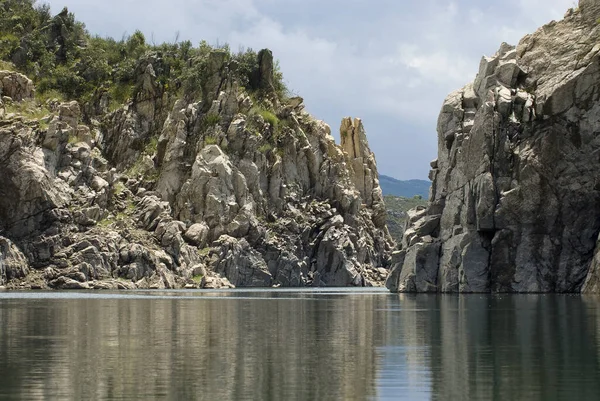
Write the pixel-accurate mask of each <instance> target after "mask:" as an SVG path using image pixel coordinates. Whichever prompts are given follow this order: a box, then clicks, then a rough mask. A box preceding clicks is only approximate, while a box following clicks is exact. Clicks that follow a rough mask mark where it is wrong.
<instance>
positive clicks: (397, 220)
mask: <svg viewBox="0 0 600 401" xmlns="http://www.w3.org/2000/svg"><path fill="white" fill-rule="evenodd" d="M384 199H385V207H386V209H387V226H388V229H389V230H390V234H391V235H392V237H393V238H394V239H395V240H396V241H398V242H399V241H400V240H402V234H403V233H404V224H405V223H406V218H407V217H408V216H407V214H406V212H408V211H409V210H410V209H413V208H415V207H417V206H426V205H427V200H426V199H423V197H421V196H420V195H415V196H414V197H412V198H405V197H402V196H394V195H386V196H384Z"/></svg>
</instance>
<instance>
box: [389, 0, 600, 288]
mask: <svg viewBox="0 0 600 401" xmlns="http://www.w3.org/2000/svg"><path fill="white" fill-rule="evenodd" d="M599 18H600V2H598V1H597V0H586V1H580V4H579V8H578V9H576V10H573V9H571V10H569V11H568V12H567V14H566V15H565V17H564V19H563V20H562V21H560V22H554V21H553V22H551V23H549V24H547V25H545V26H544V27H542V28H540V29H539V30H538V31H536V32H535V33H534V34H531V35H527V36H525V37H524V38H523V39H522V40H521V41H520V43H519V44H518V46H516V47H513V46H509V45H507V44H502V46H501V47H500V50H499V51H498V52H497V53H496V54H495V55H494V56H493V57H490V58H488V57H484V58H483V59H482V61H481V65H480V69H479V73H478V75H477V77H476V78H475V81H474V82H473V83H471V84H468V85H467V86H465V87H464V88H462V89H461V90H459V91H457V92H454V93H452V94H450V95H449V96H448V97H447V98H446V100H445V101H444V105H443V107H442V111H441V113H440V116H439V120H438V127H437V131H438V159H437V160H435V161H433V162H432V164H431V166H432V170H431V176H430V178H431V179H432V181H433V185H432V189H431V196H430V204H429V206H428V207H427V208H424V209H421V210H414V211H412V212H411V215H410V217H409V222H408V226H407V229H406V232H405V234H404V236H403V240H402V244H401V250H400V251H397V252H395V254H394V256H393V270H392V272H391V274H390V276H389V278H388V281H387V286H388V288H389V289H390V290H392V291H406V292H414V291H416V292H490V291H491V292H579V291H582V290H583V291H586V290H587V291H598V290H599V289H600V284H599V283H600V267H599V265H600V263H599V256H598V253H600V247H599V246H598V245H597V243H598V233H599V231H600V179H599V176H598V171H600V158H599V157H598V155H599V154H600V136H599V135H598V126H599V124H600V25H599V24H598V19H599Z"/></svg>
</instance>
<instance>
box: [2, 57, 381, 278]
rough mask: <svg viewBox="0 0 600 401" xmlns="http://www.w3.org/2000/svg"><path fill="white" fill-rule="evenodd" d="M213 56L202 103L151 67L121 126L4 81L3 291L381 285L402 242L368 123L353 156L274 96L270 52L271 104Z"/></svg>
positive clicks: (295, 106)
mask: <svg viewBox="0 0 600 401" xmlns="http://www.w3.org/2000/svg"><path fill="white" fill-rule="evenodd" d="M208 57H209V59H208V63H207V65H206V70H205V72H206V76H205V77H204V81H203V87H202V98H201V100H193V101H190V100H184V99H183V98H182V99H178V100H176V101H174V102H170V101H169V99H167V98H166V96H165V94H164V93H163V91H162V88H161V86H160V84H159V82H158V81H157V78H156V74H155V72H154V70H155V67H156V65H157V64H160V59H159V58H157V57H149V58H148V59H147V60H142V61H141V64H144V63H145V64H144V65H140V67H139V68H138V70H139V71H140V76H139V80H138V81H139V85H137V86H136V92H135V93H134V94H133V96H132V100H131V101H130V102H129V103H128V104H126V105H124V106H123V107H120V108H118V109H117V110H115V111H112V112H109V110H108V109H107V100H106V99H105V98H103V97H102V96H100V97H98V98H97V99H92V101H91V103H89V104H85V105H80V104H78V103H77V102H67V103H60V102H57V101H48V102H47V103H46V104H45V105H43V107H44V108H42V105H39V104H36V103H35V101H34V100H32V96H33V94H34V90H33V87H32V85H31V81H30V80H28V79H27V78H26V77H24V76H22V75H20V74H16V73H12V72H5V71H1V72H0V77H2V85H4V86H3V88H4V89H3V94H4V95H5V96H6V97H5V98H4V100H5V101H6V102H8V106H11V107H12V108H11V107H8V106H7V105H4V104H3V105H2V106H1V107H0V110H2V114H0V117H1V119H0V168H1V171H2V174H1V175H0V227H1V229H2V231H1V232H0V286H6V287H8V288H48V287H49V288H58V289H82V288H83V289H85V288H99V289H107V288H113V289H117V288H182V287H185V288H197V287H204V288H218V287H232V286H311V285H312V286H371V285H381V284H383V281H384V280H385V277H386V276H387V273H388V268H389V266H390V254H391V250H392V241H391V238H390V236H389V234H388V232H387V229H386V227H385V207H384V205H383V197H382V195H381V189H380V188H379V181H378V175H377V168H376V164H375V158H374V156H373V154H372V153H371V151H370V150H369V147H368V144H367V140H366V136H365V133H364V128H363V126H362V123H361V122H360V120H354V121H351V120H350V119H348V120H344V122H343V123H342V130H348V129H350V128H351V130H352V133H351V134H350V135H351V136H352V138H353V140H354V141H355V143H356V144H357V146H356V147H355V148H353V150H352V151H349V150H348V151H344V149H346V146H345V145H344V146H342V147H341V146H338V145H336V143H335V141H334V138H333V136H332V135H331V132H330V128H329V127H328V126H327V125H326V124H324V123H323V122H321V121H317V120H315V119H313V118H312V117H311V116H310V115H309V114H308V113H306V112H305V111H304V110H303V104H302V102H303V101H302V99H301V98H292V99H287V100H282V99H279V98H277V97H276V96H275V95H274V94H273V83H272V77H271V75H272V74H273V58H272V55H271V52H270V51H262V52H260V53H259V63H258V64H259V71H257V82H259V84H258V85H259V86H260V88H259V89H260V91H261V92H260V93H261V99H260V100H259V101H258V100H256V99H253V98H251V97H250V96H249V95H248V93H247V92H246V91H245V90H244V89H243V88H241V87H240V86H239V84H238V82H237V80H236V75H235V74H234V73H233V72H234V71H235V68H236V66H235V65H233V64H232V63H231V62H230V61H229V60H228V58H227V56H226V55H225V54H224V53H223V52H220V51H218V50H217V51H213V52H212V53H211V54H210V55H209V56H208ZM6 77H9V78H6ZM23 102H25V103H23ZM5 106H6V107H5ZM16 106H18V107H16ZM15 108H16V109H18V111H14V109H15ZM11 110H13V111H11ZM40 110H46V111H47V112H48V114H47V115H45V116H44V117H42V118H39V117H34V116H35V115H37V114H39V112H40ZM84 121H87V123H86V122H84ZM344 143H345V142H344Z"/></svg>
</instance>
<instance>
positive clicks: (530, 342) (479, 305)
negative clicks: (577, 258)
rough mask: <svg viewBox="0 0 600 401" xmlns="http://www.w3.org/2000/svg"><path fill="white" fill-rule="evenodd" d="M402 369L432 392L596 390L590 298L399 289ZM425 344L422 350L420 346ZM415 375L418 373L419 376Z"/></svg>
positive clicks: (595, 315) (455, 395)
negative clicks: (425, 381) (426, 375)
mask: <svg viewBox="0 0 600 401" xmlns="http://www.w3.org/2000/svg"><path fill="white" fill-rule="evenodd" d="M400 304H401V305H402V308H403V309H404V312H401V313H400V314H399V316H400V321H399V322H397V324H396V325H397V326H399V327H400V328H401V330H402V332H401V333H402V334H401V337H402V338H403V340H404V342H403V346H404V347H406V349H408V350H413V355H410V352H407V354H408V355H407V358H406V361H407V363H409V364H411V365H412V366H410V367H408V369H409V371H412V372H421V371H423V369H424V367H423V365H424V364H428V367H427V368H426V369H427V370H428V371H429V374H430V375H431V376H430V380H431V393H432V396H433V398H434V399H507V400H532V399H540V400H556V399H565V400H567V399H568V400H584V399H597V397H598V394H600V374H599V368H600V366H599V359H600V344H599V339H600V309H599V305H600V303H599V302H598V299H597V298H589V297H583V298H582V297H579V296H560V295H552V296H540V295H510V296H488V295H481V296H480V295H463V296H453V295H418V296H411V295H400ZM423 344H426V345H427V349H428V352H424V351H423V348H421V346H422V345H423ZM421 380H422V378H421Z"/></svg>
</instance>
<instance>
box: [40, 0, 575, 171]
mask: <svg viewBox="0 0 600 401" xmlns="http://www.w3.org/2000/svg"><path fill="white" fill-rule="evenodd" d="M48 2H49V3H50V5H51V6H52V10H53V11H54V12H59V11H60V10H61V9H62V7H63V6H68V7H69V10H70V11H72V12H74V13H75V15H76V17H77V19H78V20H80V21H83V22H84V23H85V24H86V26H87V28H88V30H89V31H90V32H92V33H97V34H100V35H102V36H113V37H116V38H121V37H122V36H123V35H127V34H131V33H133V32H134V31H135V30H136V29H140V30H141V31H142V32H144V34H145V35H146V38H147V39H148V40H149V41H150V40H151V38H153V39H154V41H155V43H159V42H162V41H174V40H175V38H176V37H177V34H179V39H180V40H184V39H189V40H191V41H192V42H193V43H194V44H197V43H199V42H200V40H202V39H205V40H207V41H208V42H209V43H212V44H216V43H221V44H223V43H225V42H227V43H229V44H230V46H231V49H232V50H237V49H238V48H239V47H240V46H244V47H251V48H254V49H256V50H259V49H261V48H264V47H268V48H270V49H271V50H273V53H274V56H275V57H276V58H277V59H279V61H280V64H281V68H282V71H283V73H284V77H285V80H286V81H287V84H288V87H289V88H290V89H292V90H293V92H294V93H296V94H298V95H300V96H302V97H304V100H305V104H306V106H307V109H308V110H309V111H310V112H311V113H312V114H313V115H315V116H316V117H317V118H319V119H322V120H325V121H326V122H327V123H328V124H329V125H331V127H332V131H333V132H334V133H336V132H337V131H338V128H339V123H340V120H341V119H342V117H344V116H354V117H361V118H362V119H363V121H364V123H365V127H366V130H367V135H368V138H369V143H370V145H371V149H372V150H373V151H374V152H375V155H376V156H377V162H378V165H379V172H380V173H383V174H387V175H391V176H393V177H396V178H399V179H410V178H420V179H426V178H427V174H428V171H429V161H430V160H432V159H434V158H435V157H436V151H437V150H436V148H437V138H436V132H435V127H436V119H437V114H438V112H439V109H440V107H441V104H442V102H443V100H444V98H445V97H446V95H447V94H448V93H449V92H451V91H453V90H455V89H458V88H460V87H462V86H463V85H464V84H466V83H467V82H469V81H471V80H472V79H473V78H474V77H475V73H476V72H477V69H478V66H479V60H480V58H481V56H482V55H484V54H486V55H491V54H493V53H495V51H496V50H497V49H498V48H499V46H500V44H501V43H502V42H503V41H505V42H508V43H512V44H516V43H517V42H518V40H519V39H520V38H521V37H522V36H523V35H524V34H526V33H529V32H532V31H534V30H535V29H536V28H537V27H539V26H541V25H543V24H544V23H546V22H549V21H550V20H552V19H560V18H562V16H563V15H564V13H565V11H566V10H567V9H568V8H570V7H573V6H575V5H576V2H575V1H573V0H485V1H482V0H455V1H448V0H101V1H100V0H50V1H48Z"/></svg>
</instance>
